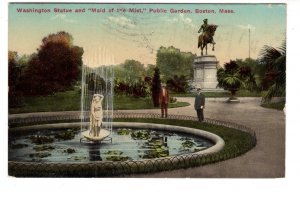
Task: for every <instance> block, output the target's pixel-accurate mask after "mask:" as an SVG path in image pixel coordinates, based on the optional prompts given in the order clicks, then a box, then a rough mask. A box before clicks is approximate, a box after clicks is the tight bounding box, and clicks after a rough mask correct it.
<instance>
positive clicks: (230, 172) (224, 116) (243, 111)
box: [119, 98, 285, 178]
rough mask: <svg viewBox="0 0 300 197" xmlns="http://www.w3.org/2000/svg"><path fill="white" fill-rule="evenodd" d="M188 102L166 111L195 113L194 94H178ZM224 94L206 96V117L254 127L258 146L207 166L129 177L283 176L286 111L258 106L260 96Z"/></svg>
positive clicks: (180, 99) (143, 111)
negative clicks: (229, 99)
mask: <svg viewBox="0 0 300 197" xmlns="http://www.w3.org/2000/svg"><path fill="white" fill-rule="evenodd" d="M178 100H179V101H184V102H189V103H191V105H190V106H187V107H182V108H172V109H169V114H181V115H190V116H196V113H195V110H194V109H193V104H194V98H178ZM225 100H226V99H225V98H207V99H206V106H205V112H204V115H205V117H207V118H213V119H218V120H225V121H230V122H236V123H238V124H242V125H245V126H247V127H250V128H252V129H254V130H255V131H256V134H257V146H256V147H255V148H253V149H252V150H251V151H249V152H247V153H246V154H244V155H242V156H240V157H237V158H234V159H230V160H226V161H223V162H219V163H216V164H210V165H207V166H202V167H196V168H189V169H180V170H173V171H167V172H159V173H154V174H142V175H134V176H131V177H211V178H232V177H240V178H250V177H251V178H276V177H284V176H285V115H284V113H283V112H282V111H279V110H274V109H267V108H263V107H260V101H261V99H260V98H240V100H241V102H240V103H235V104H230V103H226V102H225ZM119 111H120V112H125V111H126V112H131V111H132V112H142V113H148V112H149V113H159V110H156V109H154V110H152V109H151V110H124V111H123V110H119Z"/></svg>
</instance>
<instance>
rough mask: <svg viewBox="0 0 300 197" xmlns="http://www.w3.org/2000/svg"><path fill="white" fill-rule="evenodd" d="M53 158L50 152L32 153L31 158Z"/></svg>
mask: <svg viewBox="0 0 300 197" xmlns="http://www.w3.org/2000/svg"><path fill="white" fill-rule="evenodd" d="M49 156H51V153H49V152H38V153H30V154H29V157H37V158H44V157H49Z"/></svg>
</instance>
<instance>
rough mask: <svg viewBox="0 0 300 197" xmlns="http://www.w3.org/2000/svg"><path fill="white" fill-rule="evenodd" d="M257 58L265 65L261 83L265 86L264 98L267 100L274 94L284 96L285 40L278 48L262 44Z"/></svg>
mask: <svg viewBox="0 0 300 197" xmlns="http://www.w3.org/2000/svg"><path fill="white" fill-rule="evenodd" d="M259 60H260V62H261V63H262V64H264V65H265V67H266V72H265V75H264V78H263V85H264V86H265V88H267V93H266V95H264V100H265V101H269V100H270V99H271V98H272V97H274V96H285V90H286V41H283V43H282V44H281V46H280V47H279V48H274V47H271V46H264V47H263V49H262V50H261V52H260V58H259Z"/></svg>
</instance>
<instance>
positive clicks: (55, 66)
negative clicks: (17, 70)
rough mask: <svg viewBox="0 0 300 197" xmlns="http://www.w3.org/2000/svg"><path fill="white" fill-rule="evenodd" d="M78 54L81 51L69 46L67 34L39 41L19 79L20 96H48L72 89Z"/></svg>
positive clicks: (77, 68) (80, 62) (79, 54)
mask: <svg viewBox="0 0 300 197" xmlns="http://www.w3.org/2000/svg"><path fill="white" fill-rule="evenodd" d="M82 55H83V49H82V48H80V47H78V46H74V45H73V38H72V36H71V35H70V34H69V33H66V32H63V31H62V32H58V33H56V34H50V35H48V36H47V37H45V38H43V40H42V44H41V45H40V48H39V49H38V50H37V53H36V54H34V55H32V57H31V59H30V60H29V64H28V67H27V68H26V70H25V72H24V75H23V77H22V81H23V83H24V87H23V90H24V94H26V95H48V94H52V93H55V92H58V91H64V90H67V89H69V88H70V87H72V86H73V85H74V83H75V82H76V81H77V80H78V79H79V75H80V67H81V65H82Z"/></svg>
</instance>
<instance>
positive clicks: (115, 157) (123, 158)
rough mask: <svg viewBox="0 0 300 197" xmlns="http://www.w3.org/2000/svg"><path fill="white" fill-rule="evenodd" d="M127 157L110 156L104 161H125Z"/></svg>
mask: <svg viewBox="0 0 300 197" xmlns="http://www.w3.org/2000/svg"><path fill="white" fill-rule="evenodd" d="M128 159H129V157H127V156H121V155H112V156H109V157H106V160H108V161H127V160H128Z"/></svg>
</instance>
